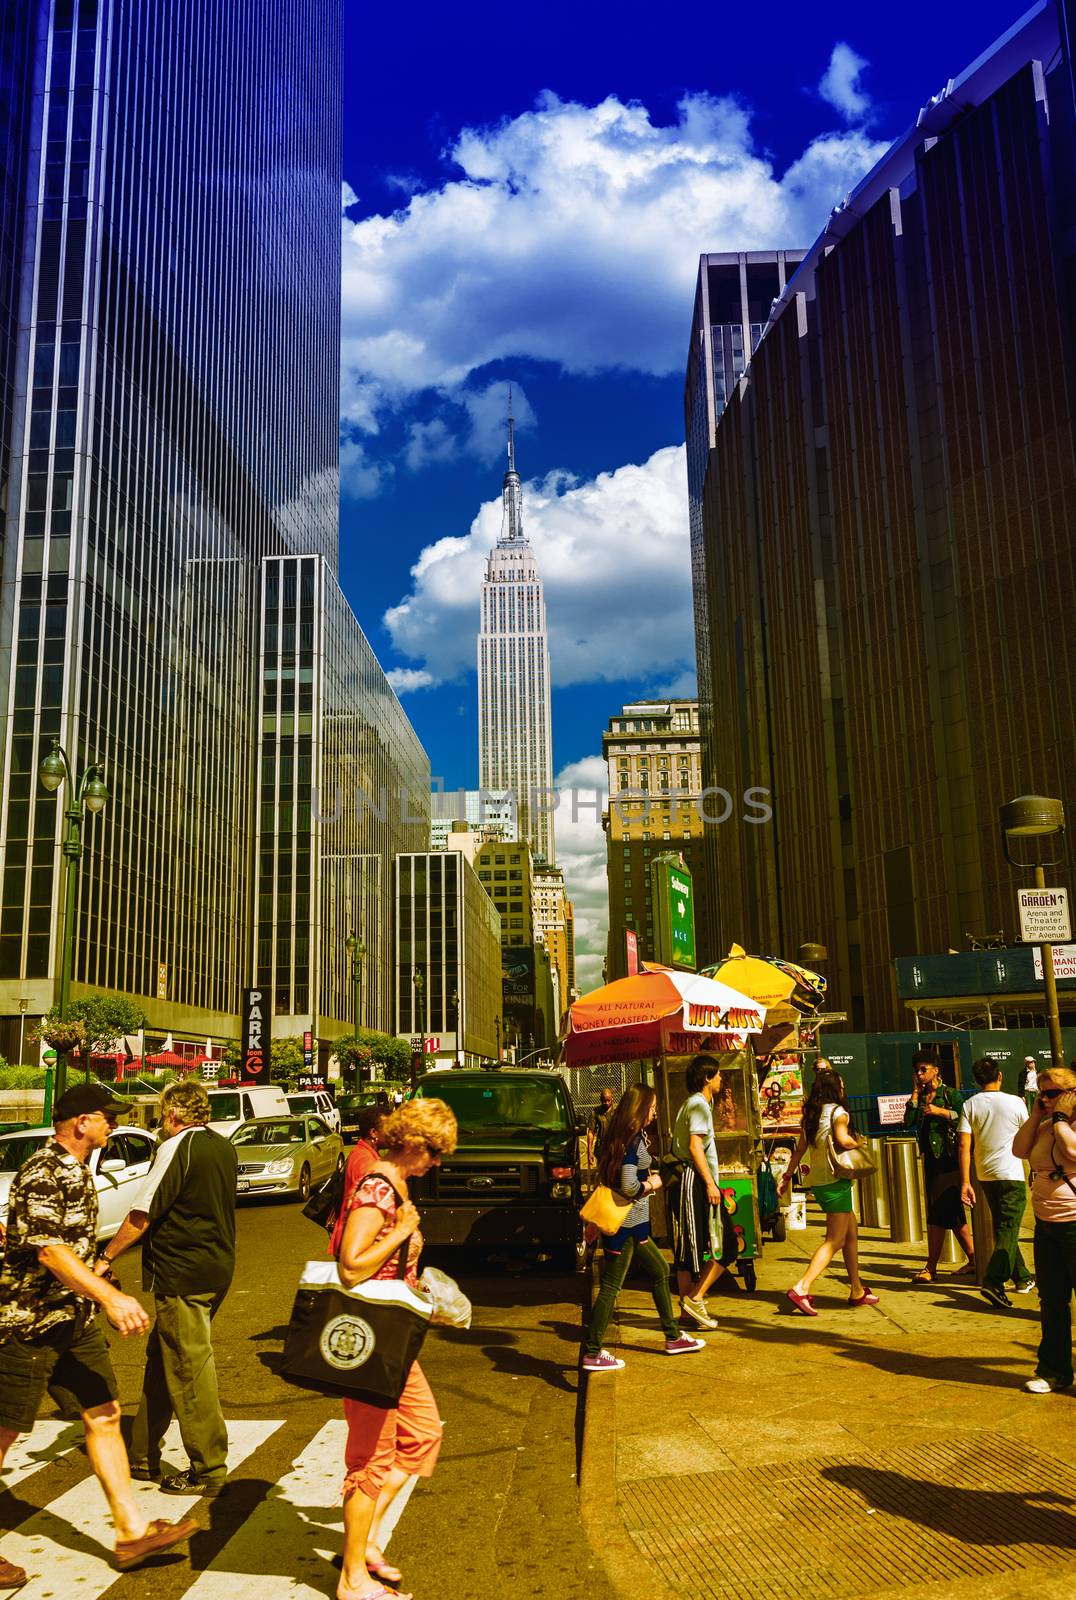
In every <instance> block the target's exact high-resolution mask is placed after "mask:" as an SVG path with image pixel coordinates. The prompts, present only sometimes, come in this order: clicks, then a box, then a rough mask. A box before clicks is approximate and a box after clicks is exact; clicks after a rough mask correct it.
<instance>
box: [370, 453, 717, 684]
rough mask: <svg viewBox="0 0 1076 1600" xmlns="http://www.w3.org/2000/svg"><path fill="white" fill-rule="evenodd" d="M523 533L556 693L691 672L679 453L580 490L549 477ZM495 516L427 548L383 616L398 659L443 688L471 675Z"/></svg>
mask: <svg viewBox="0 0 1076 1600" xmlns="http://www.w3.org/2000/svg"><path fill="white" fill-rule="evenodd" d="M523 522H524V528H525V531H526V532H527V535H528V537H529V539H530V541H531V544H532V545H533V547H534V551H535V555H536V557H537V560H538V567H539V571H540V572H541V575H542V578H543V580H544V583H545V598H546V608H547V612H548V616H549V629H550V634H549V651H550V668H551V672H552V679H553V683H554V684H556V685H565V684H572V683H592V682H595V681H596V680H601V679H605V680H613V679H619V678H628V679H631V680H633V681H636V682H640V681H641V682H646V681H648V680H650V679H653V678H655V677H658V676H661V677H667V676H671V675H674V674H676V673H679V672H682V671H684V670H689V669H690V667H691V665H692V662H693V661H694V654H695V645H694V625H693V620H692V604H691V571H690V555H689V551H688V537H687V493H686V488H685V468H684V450H683V446H682V445H677V446H668V447H666V448H665V449H662V450H658V451H656V452H655V454H654V455H652V456H651V457H650V458H649V460H648V461H644V462H643V463H642V464H641V465H639V466H633V465H628V466H623V467H619V468H617V470H616V471H615V472H603V473H601V474H600V475H599V476H598V477H597V478H595V479H592V480H591V481H589V482H586V483H577V482H575V481H574V480H573V479H571V478H570V477H569V476H568V475H567V474H564V473H560V474H557V473H554V474H551V475H550V476H549V477H548V478H546V479H544V480H543V481H541V482H538V483H530V484H528V485H527V486H526V488H525V491H524V505H523ZM500 529H501V504H500V501H499V500H495V501H489V502H487V503H486V504H485V505H483V506H482V508H481V510H480V511H479V513H478V515H477V516H476V517H475V519H474V521H473V522H472V524H471V529H470V532H469V533H468V534H467V535H466V536H465V537H458V538H443V539H438V540H437V541H436V543H434V544H432V545H427V546H426V548H425V549H424V550H423V551H422V553H421V554H420V556H419V558H418V561H417V562H416V564H415V566H414V567H413V568H412V569H411V575H412V586H411V592H410V593H409V594H408V595H407V596H406V597H405V598H404V599H403V600H401V601H400V603H399V604H398V605H396V606H393V607H392V608H391V609H390V610H389V611H387V612H386V613H385V624H386V626H387V627H388V629H389V632H390V634H391V635H392V639H393V643H394V644H395V646H396V648H397V650H398V651H399V652H400V653H401V654H402V655H405V656H408V657H410V658H411V660H413V661H416V662H420V663H421V665H422V667H423V669H424V670H425V671H426V672H428V673H429V674H430V675H431V676H432V678H433V679H434V680H437V681H443V680H446V679H452V678H455V677H458V676H459V675H460V674H461V673H463V672H466V671H471V670H473V669H474V666H475V649H476V643H475V641H476V635H477V631H478V603H479V595H480V592H481V584H482V579H483V576H484V572H485V563H486V557H487V555H488V553H489V550H490V548H491V546H492V545H493V544H494V543H495V541H496V539H497V536H498V534H499V533H500Z"/></svg>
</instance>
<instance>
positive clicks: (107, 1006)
mask: <svg viewBox="0 0 1076 1600" xmlns="http://www.w3.org/2000/svg"><path fill="white" fill-rule="evenodd" d="M145 1020H146V1013H145V1012H144V1011H143V1010H142V1008H141V1007H140V1006H138V1005H136V1004H135V1002H134V1001H133V1000H128V999H127V997H126V995H121V994H98V995H92V996H90V998H89V999H87V1000H72V1001H71V1002H70V1004H69V1005H68V1007H67V1016H66V1018H65V1019H64V1021H63V1022H61V1021H60V1008H59V1006H53V1008H52V1010H51V1011H48V1012H46V1013H45V1015H44V1016H43V1017H42V1018H41V1021H40V1022H39V1023H38V1025H37V1027H36V1028H34V1029H32V1030H31V1032H30V1033H29V1035H28V1038H29V1040H30V1043H31V1044H37V1043H39V1042H40V1041H41V1040H44V1041H45V1043H46V1044H49V1045H51V1046H52V1048H53V1049H54V1050H56V1051H57V1052H59V1053H60V1054H61V1055H67V1054H68V1053H69V1052H70V1051H72V1050H78V1051H79V1052H80V1053H82V1052H84V1053H85V1055H86V1071H87V1073H88V1072H89V1070H90V1063H89V1057H90V1056H91V1055H93V1054H101V1053H102V1052H103V1051H106V1050H110V1049H111V1048H112V1046H113V1045H114V1044H115V1042H116V1040H117V1039H122V1038H123V1036H124V1035H125V1034H128V1033H137V1032H138V1030H139V1029H140V1028H141V1027H142V1026H143V1024H144V1023H145Z"/></svg>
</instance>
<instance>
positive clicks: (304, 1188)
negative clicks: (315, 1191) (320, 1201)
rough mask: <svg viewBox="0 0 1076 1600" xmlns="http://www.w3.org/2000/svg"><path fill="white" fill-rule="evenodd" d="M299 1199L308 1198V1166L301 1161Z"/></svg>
mask: <svg viewBox="0 0 1076 1600" xmlns="http://www.w3.org/2000/svg"><path fill="white" fill-rule="evenodd" d="M299 1199H300V1200H309V1199H310V1168H309V1167H308V1166H307V1164H306V1162H305V1161H304V1162H303V1170H302V1171H301V1172H300V1174H299Z"/></svg>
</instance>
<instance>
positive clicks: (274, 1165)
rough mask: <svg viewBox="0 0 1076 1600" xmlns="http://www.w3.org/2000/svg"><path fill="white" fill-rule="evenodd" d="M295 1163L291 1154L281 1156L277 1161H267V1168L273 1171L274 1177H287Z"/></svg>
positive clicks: (267, 1170)
mask: <svg viewBox="0 0 1076 1600" xmlns="http://www.w3.org/2000/svg"><path fill="white" fill-rule="evenodd" d="M294 1165H295V1162H294V1161H293V1160H292V1158H291V1156H280V1157H279V1159H278V1160H276V1161H267V1162H266V1163H265V1170H266V1172H271V1173H272V1175H273V1177H274V1178H286V1177H287V1175H288V1173H289V1172H290V1171H291V1169H292V1167H294Z"/></svg>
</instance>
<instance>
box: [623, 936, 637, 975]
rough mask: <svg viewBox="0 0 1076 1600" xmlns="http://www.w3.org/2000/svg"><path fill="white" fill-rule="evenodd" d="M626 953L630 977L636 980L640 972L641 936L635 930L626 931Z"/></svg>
mask: <svg viewBox="0 0 1076 1600" xmlns="http://www.w3.org/2000/svg"><path fill="white" fill-rule="evenodd" d="M624 952H625V955H626V957H627V964H628V977H629V978H634V977H635V976H636V974H637V973H638V971H639V935H638V934H637V933H636V932H635V929H634V928H627V929H625V931H624Z"/></svg>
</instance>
